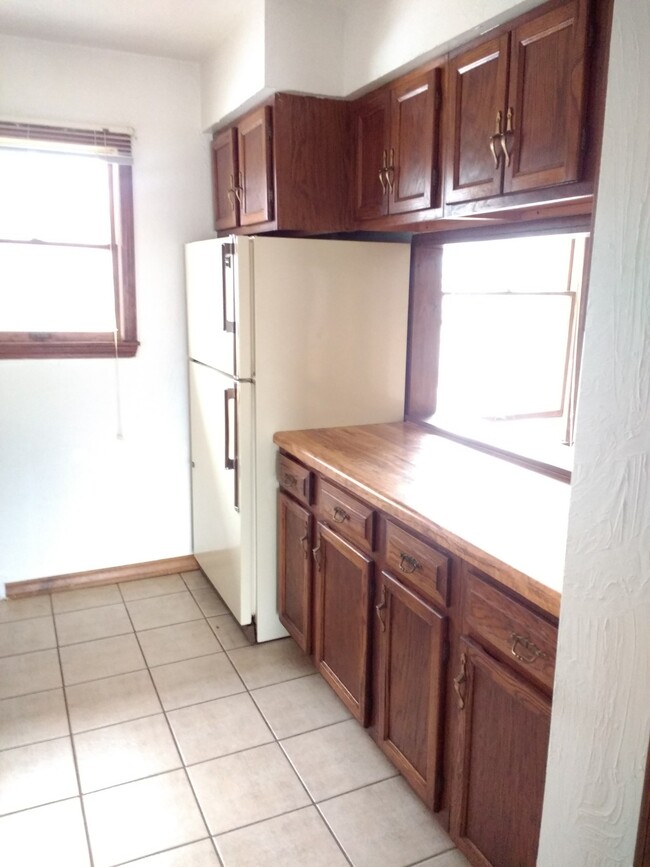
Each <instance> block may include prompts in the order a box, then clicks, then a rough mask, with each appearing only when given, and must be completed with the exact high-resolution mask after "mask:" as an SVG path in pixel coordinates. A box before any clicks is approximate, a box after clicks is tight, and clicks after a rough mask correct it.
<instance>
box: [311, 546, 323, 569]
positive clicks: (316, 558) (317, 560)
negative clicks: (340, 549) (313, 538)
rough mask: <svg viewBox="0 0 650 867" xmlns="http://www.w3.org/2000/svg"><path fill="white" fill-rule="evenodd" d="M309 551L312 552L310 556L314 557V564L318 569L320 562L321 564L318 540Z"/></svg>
mask: <svg viewBox="0 0 650 867" xmlns="http://www.w3.org/2000/svg"><path fill="white" fill-rule="evenodd" d="M311 553H312V556H313V558H314V562H315V563H316V566H317V567H318V568H319V569H320V564H321V556H320V542H319V543H318V545H316V547H315V548H314V549H313V550H312V552H311Z"/></svg>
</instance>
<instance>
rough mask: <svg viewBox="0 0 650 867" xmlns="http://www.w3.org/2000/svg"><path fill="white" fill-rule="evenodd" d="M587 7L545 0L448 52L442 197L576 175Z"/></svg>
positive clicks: (480, 194) (470, 196) (457, 198)
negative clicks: (506, 26) (516, 21)
mask: <svg viewBox="0 0 650 867" xmlns="http://www.w3.org/2000/svg"><path fill="white" fill-rule="evenodd" d="M587 12H588V0H571V2H568V3H562V4H557V3H554V4H551V6H550V8H549V7H547V11H545V12H543V13H542V14H538V15H533V14H532V13H531V14H530V15H528V16H526V17H525V18H524V19H523V21H522V23H521V24H520V25H518V26H516V27H515V28H513V29H512V30H511V31H509V32H505V33H502V34H501V35H500V36H497V37H494V38H491V39H488V40H486V41H484V42H482V43H480V44H479V45H477V46H474V47H473V48H470V49H469V50H467V51H464V52H462V53H460V54H458V55H456V56H455V57H452V58H451V60H450V62H449V109H448V111H449V117H448V125H449V141H448V146H447V161H446V162H447V168H446V194H445V200H446V201H447V202H448V203H455V202H465V201H472V200H475V199H481V198H489V197H491V196H497V195H501V194H502V193H514V192H521V191H527V190H534V189H540V188H542V187H549V186H556V185H559V184H565V183H570V182H574V181H578V180H580V169H581V165H580V163H581V155H582V144H583V127H584V120H585V117H584V115H585V99H586V46H587V23H588V22H587Z"/></svg>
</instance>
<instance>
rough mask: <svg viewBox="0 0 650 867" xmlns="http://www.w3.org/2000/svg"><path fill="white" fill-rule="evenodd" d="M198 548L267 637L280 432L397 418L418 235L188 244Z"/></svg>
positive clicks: (275, 624) (237, 610)
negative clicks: (402, 239) (398, 239)
mask: <svg viewBox="0 0 650 867" xmlns="http://www.w3.org/2000/svg"><path fill="white" fill-rule="evenodd" d="M185 253H186V256H185V260H186V287H187V314H188V346H189V382H190V427H191V461H192V530H193V551H194V555H195V557H196V560H197V562H198V564H199V566H200V568H201V570H202V571H203V572H204V574H205V575H206V577H207V578H208V579H209V580H210V581H211V583H212V584H213V585H214V587H215V588H216V590H217V591H218V592H219V594H220V595H221V597H222V599H223V600H224V602H225V603H226V605H227V606H228V608H229V609H230V611H231V612H232V614H233V616H234V617H235V619H236V620H237V621H238V623H239V624H241V625H242V626H252V627H253V628H254V634H255V640H257V641H260V642H261V641H269V640H272V639H275V638H280V637H282V636H284V635H286V634H287V633H286V631H285V629H284V628H283V626H282V625H281V623H280V621H279V619H278V614H277V604H276V532H277V531H276V494H277V484H276V476H275V460H276V447H275V446H274V444H273V434H274V433H275V431H278V430H299V429H306V428H317V427H336V426H340V425H355V424H372V423H378V422H391V421H399V420H401V419H402V418H403V412H404V384H405V366H406V335H407V314H408V287H409V261H410V246H409V244H408V243H384V242H381V243H375V242H363V241H341V240H315V239H306V238H277V237H231V238H224V239H222V238H219V239H214V240H207V241H197V242H194V243H190V244H188V245H186V250H185Z"/></svg>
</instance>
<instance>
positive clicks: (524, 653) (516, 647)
mask: <svg viewBox="0 0 650 867" xmlns="http://www.w3.org/2000/svg"><path fill="white" fill-rule="evenodd" d="M510 640H511V641H512V647H511V648H510V652H511V653H512V655H513V656H514V657H515V659H518V660H519V661H520V662H525V663H526V665H532V663H533V662H535V660H536V659H537V658H538V657H542V658H547V654H546V653H544V651H543V650H540V649H539V647H537V645H536V644H534V643H533V642H532V641H531V640H530V638H527V637H526V636H525V635H518V634H517V633H516V632H513V633H512V634H511V635H510ZM520 648H523V650H521V649H520Z"/></svg>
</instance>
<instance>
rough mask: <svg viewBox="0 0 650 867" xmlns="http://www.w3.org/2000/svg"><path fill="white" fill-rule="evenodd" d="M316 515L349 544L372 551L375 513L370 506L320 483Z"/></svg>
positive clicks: (324, 483) (326, 483)
mask: <svg viewBox="0 0 650 867" xmlns="http://www.w3.org/2000/svg"><path fill="white" fill-rule="evenodd" d="M318 515H319V518H320V520H321V521H323V523H326V524H329V526H330V527H332V528H333V529H335V530H336V532H337V533H339V534H340V535H341V536H343V537H344V538H346V539H348V540H349V541H350V542H356V543H357V544H358V545H360V546H361V547H362V548H365V549H370V550H371V551H372V550H373V548H374V539H375V513H374V512H373V510H372V509H371V508H370V506H367V505H366V504H365V503H362V502H360V501H359V500H357V499H356V497H352V496H351V495H350V494H346V493H345V492H344V491H340V490H339V489H338V488H335V487H334V485H330V483H329V482H321V483H320V485H319V490H318Z"/></svg>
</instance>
